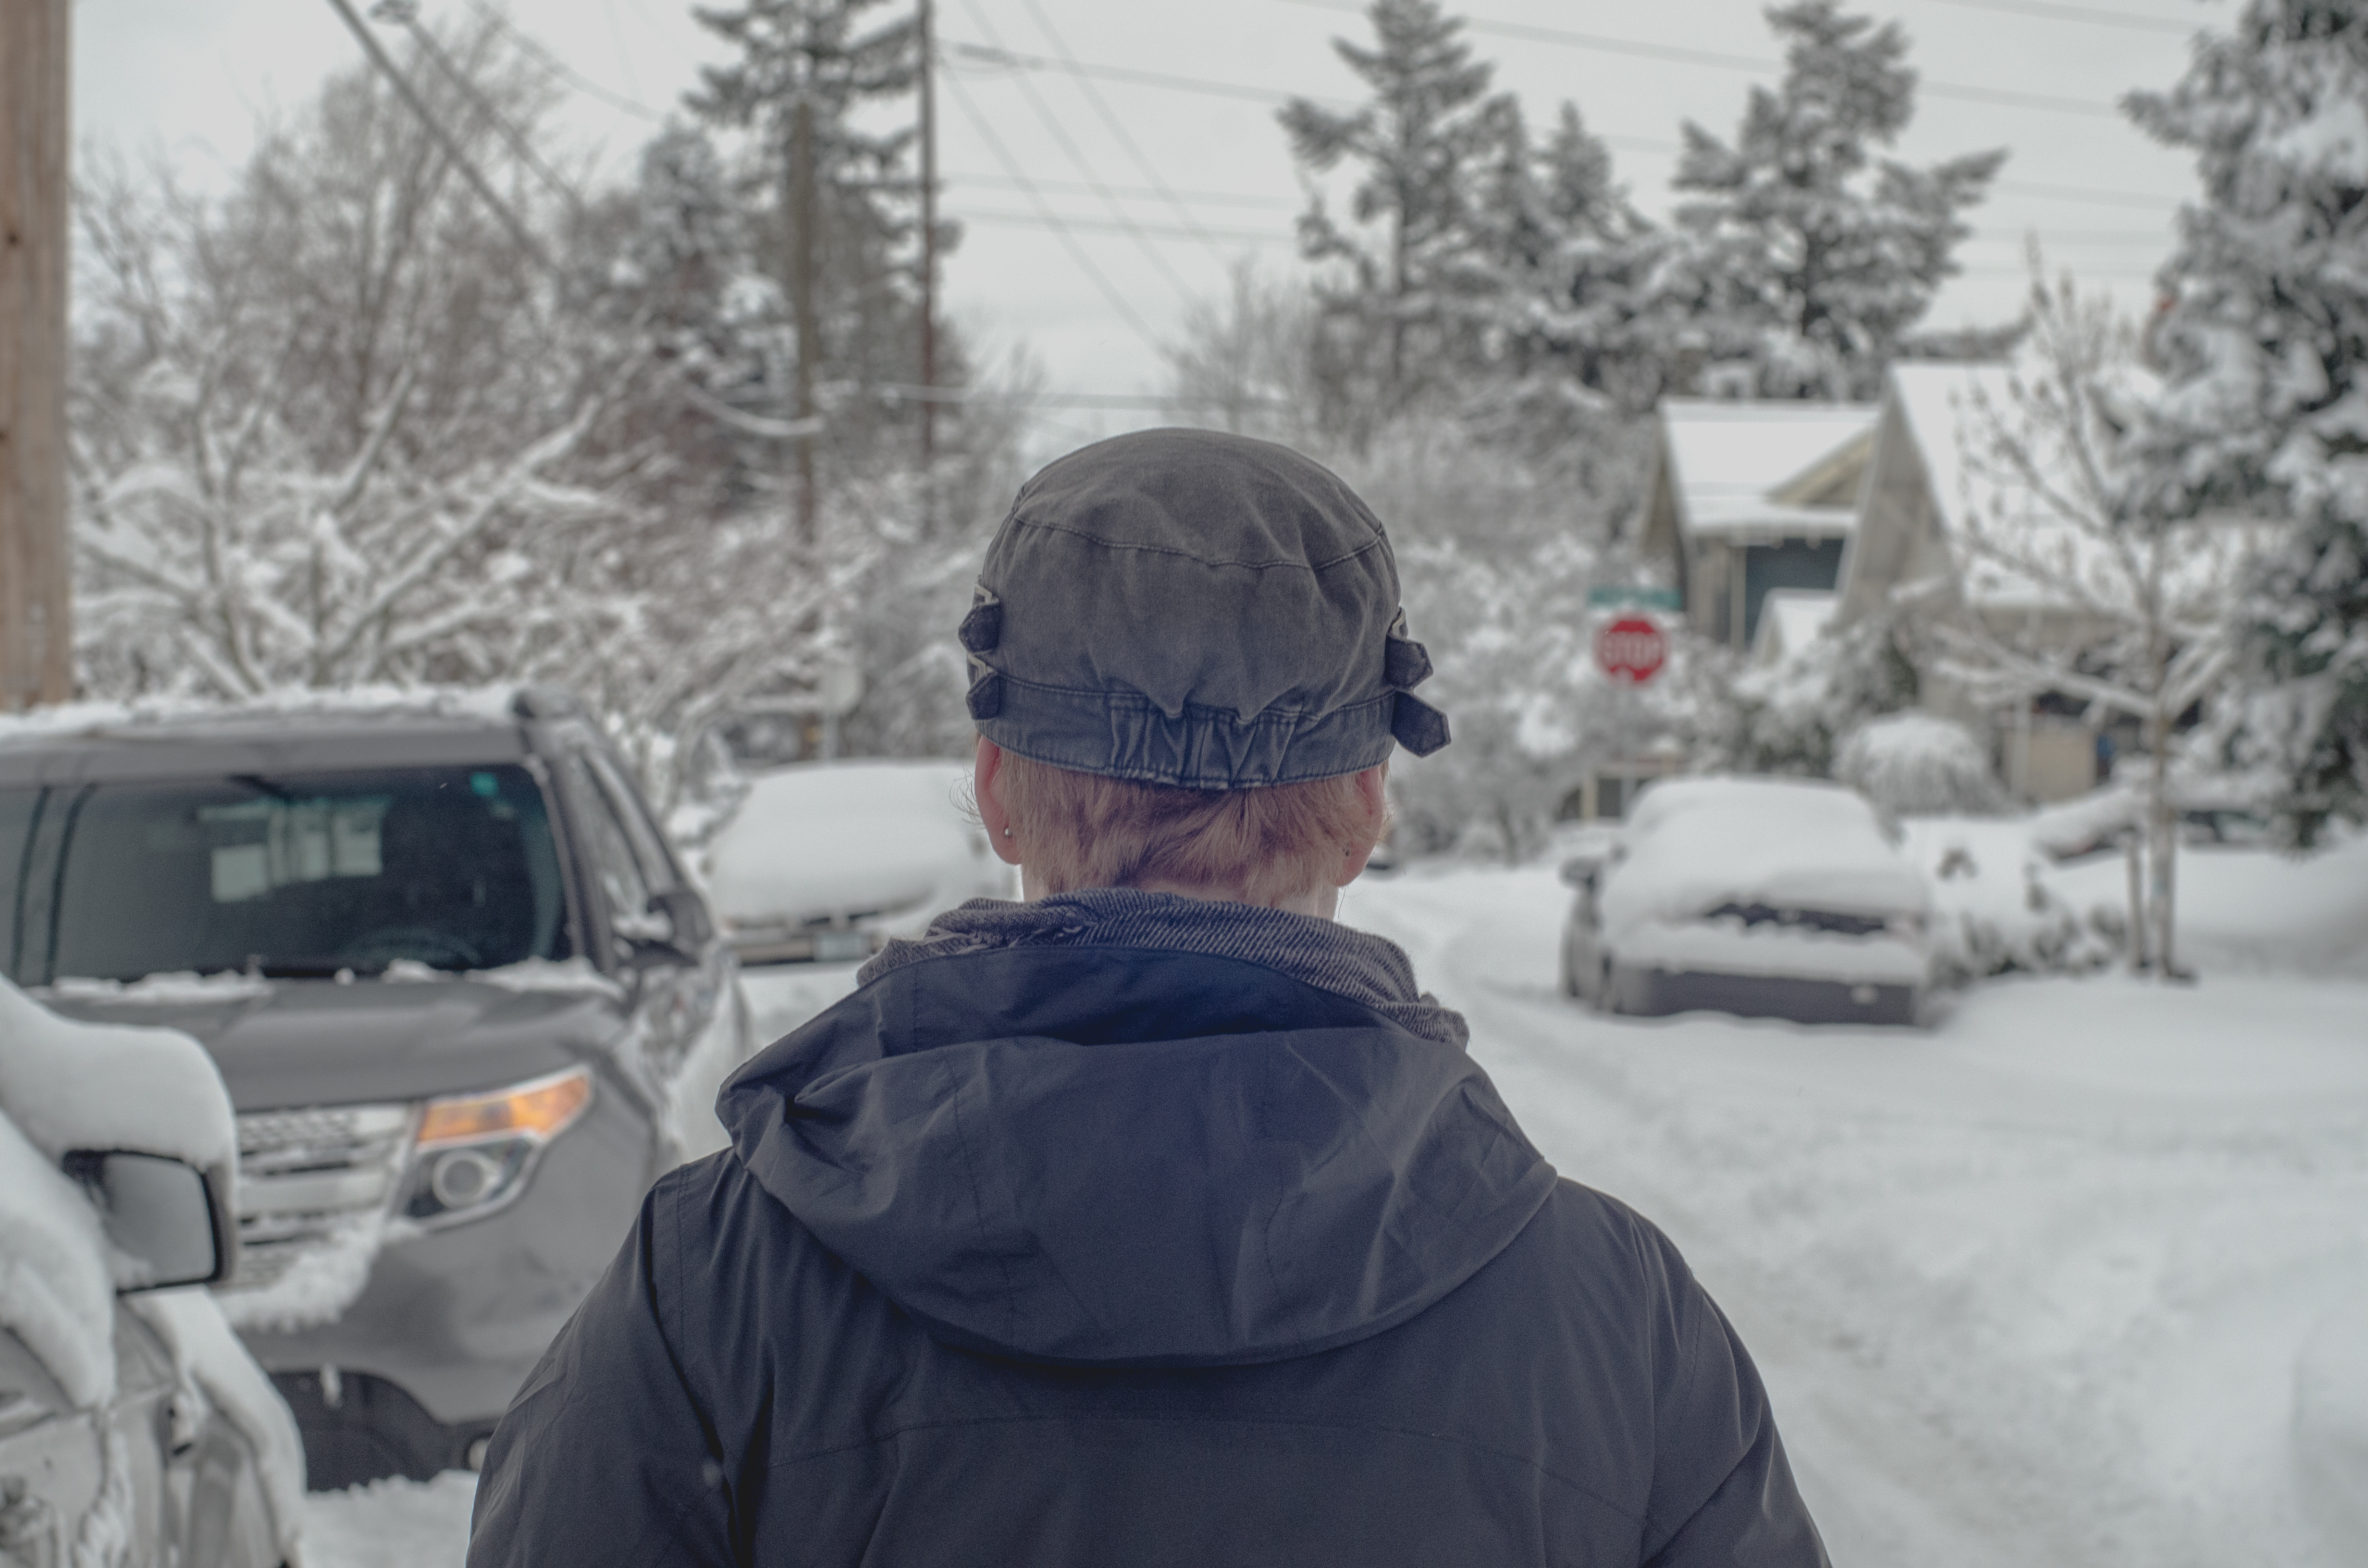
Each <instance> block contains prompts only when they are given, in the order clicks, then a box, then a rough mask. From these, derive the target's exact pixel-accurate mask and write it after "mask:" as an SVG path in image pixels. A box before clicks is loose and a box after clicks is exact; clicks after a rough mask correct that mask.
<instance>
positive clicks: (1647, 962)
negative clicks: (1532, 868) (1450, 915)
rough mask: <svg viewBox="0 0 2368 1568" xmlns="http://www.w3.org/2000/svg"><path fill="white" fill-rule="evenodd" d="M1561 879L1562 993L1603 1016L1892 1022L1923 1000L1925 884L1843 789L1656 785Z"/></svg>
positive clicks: (1890, 836) (1794, 784) (1891, 834)
mask: <svg viewBox="0 0 2368 1568" xmlns="http://www.w3.org/2000/svg"><path fill="white" fill-rule="evenodd" d="M1563 880H1564V881H1565V882H1567V883H1569V884H1570V885H1571V886H1572V887H1573V888H1575V889H1576V890H1577V897H1576V898H1575V900H1574V901H1573V903H1572V906H1571V911H1570V915H1569V917H1568V918H1567V919H1566V920H1565V923H1564V926H1563V940H1562V986H1563V990H1564V992H1565V994H1569V995H1572V996H1579V997H1585V998H1587V999H1588V1000H1589V1001H1591V1002H1593V1003H1594V1004H1595V1005H1596V1006H1600V1007H1602V1008H1604V1009H1605V1010H1606V1011H1610V1012H1618V1013H1645V1014H1659V1013H1676V1012H1684V1011H1687V1010H1689V1009H1691V1008H1697V1007H1701V1008H1709V1009H1713V1010H1715V1011H1720V1012H1728V1013H1741V1014H1746V1015H1752V1016H1765V1017H1784V1018H1793V1019H1797V1020H1799V1021H1801V1022H1804V1023H1885V1024H1905V1023H1910V1022H1913V1021H1914V1020H1915V1017H1916V1015H1917V1009H1918V1006H1920V1004H1921V1002H1922V998H1923V994H1924V988H1925V985H1926V982H1927V979H1928V975H1929V972H1930V954H1929V951H1928V949H1927V946H1926V933H1925V924H1926V920H1927V917H1928V914H1929V907H1930V903H1929V899H1930V895H1929V892H1928V891H1927V889H1926V886H1925V882H1924V879H1923V876H1922V875H1921V873H1919V872H1918V870H1917V869H1916V868H1915V867H1914V866H1912V865H1910V864H1909V863H1908V861H1907V859H1906V858H1904V857H1903V856H1902V855H1901V854H1900V852H1899V849H1898V846H1897V835H1896V830H1895V829H1893V828H1892V827H1891V826H1890V825H1889V824H1886V823H1884V821H1883V819H1882V818H1881V817H1879V816H1878V815H1877V814H1876V813H1875V812H1874V810H1873V807H1871V806H1870V805H1868V804H1867V802H1866V801H1864V800H1863V799H1861V797H1860V796H1858V795H1856V794H1854V793H1852V792H1851V791H1850V790H1847V789H1844V788H1843V787H1841V786H1840V785H1838V784H1827V783H1823V782H1818V781H1814V780H1808V779H1778V778H1683V779H1670V780H1667V781H1664V782H1661V783H1658V784H1656V785H1654V786H1652V787H1651V788H1650V789H1648V790H1646V791H1645V794H1644V795H1643V797H1642V798H1641V799H1640V800H1639V801H1638V802H1637V805H1636V809H1635V811H1634V812H1633V813H1632V814H1631V815H1630V817H1629V819H1628V821H1627V823H1626V824H1624V825H1623V827H1622V829H1621V831H1620V833H1619V834H1618V835H1617V836H1616V837H1613V838H1611V839H1608V840H1606V841H1603V842H1602V843H1600V845H1599V846H1595V847H1593V848H1592V849H1590V850H1588V851H1587V852H1583V853H1581V854H1579V855H1577V856H1574V857H1572V858H1570V859H1568V860H1566V861H1565V862H1564V864H1563Z"/></svg>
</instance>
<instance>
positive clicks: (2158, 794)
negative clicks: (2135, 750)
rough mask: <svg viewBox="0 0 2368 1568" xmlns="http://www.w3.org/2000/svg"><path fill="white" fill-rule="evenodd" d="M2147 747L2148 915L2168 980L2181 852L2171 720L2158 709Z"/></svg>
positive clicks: (2174, 969) (2172, 970)
mask: <svg viewBox="0 0 2368 1568" xmlns="http://www.w3.org/2000/svg"><path fill="white" fill-rule="evenodd" d="M2146 744H2147V745H2149V746H2150V747H2152V748H2153V752H2154V755H2153V757H2152V758H2151V762H2152V766H2151V767H2148V768H2147V770H2146V833H2147V837H2148V838H2149V840H2150V841H2151V842H2149V843H2148V845H2147V846H2146V858H2147V860H2148V862H2149V864H2148V865H2147V867H2146V870H2147V872H2148V875H2149V881H2150V886H2149V888H2148V893H2147V899H2146V912H2147V914H2148V915H2150V916H2151V917H2152V924H2153V926H2154V931H2153V937H2154V960H2155V973H2156V974H2157V976H2159V977H2160V978H2162V979H2164V980H2169V979H2172V978H2175V977H2176V976H2177V974H2178V971H2179V966H2178V963H2177V960H2176V959H2175V957H2174V955H2173V951H2172V946H2171V932H2172V930H2173V924H2174V919H2175V913H2176V912H2175V911H2174V910H2173V908H2172V906H2171V894H2172V891H2173V869H2172V860H2173V858H2174V857H2176V856H2177V855H2178V853H2179V819H2178V815H2177V813H2176V812H2173V811H2172V809H2171V801H2170V717H2169V715H2168V714H2166V713H2164V712H2163V711H2162V710H2161V709H2160V708H2157V709H2155V710H2154V711H2152V712H2151V713H2149V714H2147V715H2146Z"/></svg>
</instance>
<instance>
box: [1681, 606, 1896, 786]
mask: <svg viewBox="0 0 2368 1568" xmlns="http://www.w3.org/2000/svg"><path fill="white" fill-rule="evenodd" d="M1916 669H1917V653H1916V649H1915V646H1914V644H1913V642H1911V641H1910V638H1909V635H1908V633H1907V630H1906V629H1905V628H1904V627H1901V626H1899V625H1898V624H1896V622H1894V621H1892V620H1890V619H1865V620H1861V621H1859V622H1857V623H1856V624H1854V625H1852V626H1850V627H1849V628H1848V629H1846V630H1843V631H1834V630H1831V629H1828V630H1827V631H1825V632H1824V633H1822V634H1821V635H1819V636H1817V637H1816V638H1815V639H1813V640H1811V641H1810V642H1807V643H1805V644H1804V645H1803V646H1802V647H1800V648H1798V649H1796V650H1794V651H1793V653H1789V654H1787V655H1786V656H1785V657H1784V658H1782V659H1781V660H1779V661H1777V662H1776V663H1775V664H1772V665H1762V666H1760V667H1759V668H1757V669H1750V670H1746V671H1743V672H1742V673H1740V674H1738V675H1736V676H1735V677H1734V678H1733V680H1732V682H1731V683H1730V684H1729V686H1728V687H1727V689H1726V691H1725V700H1724V702H1723V703H1722V704H1721V705H1720V706H1721V709H1722V711H1721V712H1720V713H1719V714H1718V715H1717V716H1716V718H1715V719H1714V720H1713V723H1712V724H1711V726H1710V733H1708V734H1707V735H1706V737H1705V739H1706V740H1707V742H1708V743H1709V744H1708V746H1707V748H1706V749H1707V750H1708V751H1709V753H1710V754H1711V756H1713V759H1714V761H1715V762H1716V763H1717V765H1719V766H1721V767H1727V768H1731V769H1733V770H1734V771H1736V772H1738V773H1793V774H1801V775H1804V776H1806V777H1808V778H1832V777H1834V759H1835V748H1836V747H1837V745H1839V743H1840V741H1841V739H1842V737H1844V736H1845V735H1847V734H1849V733H1850V732H1851V731H1853V730H1856V729H1857V728H1859V727H1860V726H1861V725H1862V724H1864V723H1865V722H1867V721H1869V720H1871V719H1875V718H1879V717H1881V716H1882V715H1884V714H1886V713H1895V712H1897V711H1899V710H1901V709H1904V708H1908V707H1911V706H1913V705H1914V703H1915V701H1916V698H1917V692H1918V679H1917V674H1916Z"/></svg>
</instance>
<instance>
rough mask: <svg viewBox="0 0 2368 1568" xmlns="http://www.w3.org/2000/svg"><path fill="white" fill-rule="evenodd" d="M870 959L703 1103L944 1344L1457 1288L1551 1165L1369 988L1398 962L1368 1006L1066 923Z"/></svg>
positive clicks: (1191, 1320)
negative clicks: (1046, 934) (847, 986)
mask: <svg viewBox="0 0 2368 1568" xmlns="http://www.w3.org/2000/svg"><path fill="white" fill-rule="evenodd" d="M1140 896H1145V897H1150V896H1156V895H1140ZM1051 902H1053V901H1047V903H1051ZM1269 913H1270V912H1269ZM1292 918H1294V919H1297V918H1304V917H1297V916H1294V917H1292ZM1104 934H1107V932H1105V933H1104ZM1383 945H1384V946H1386V944H1383ZM1390 950H1391V951H1392V952H1395V949H1390ZM883 956H884V955H883ZM1400 962H1401V963H1402V962H1403V955H1400ZM868 972H869V973H870V978H869V980H868V981H867V983H865V984H864V985H863V986H862V987H861V988H860V989H859V990H858V991H857V992H856V993H855V994H854V995H852V996H849V997H848V998H847V999H846V1000H844V1001H842V1002H841V1003H840V1004H839V1005H838V1006H835V1007H833V1008H831V1009H830V1010H828V1011H827V1012H825V1013H823V1014H822V1015H820V1016H819V1017H815V1018H814V1019H813V1020H812V1021H810V1022H809V1023H807V1024H806V1025H805V1026H804V1027H803V1028H800V1029H799V1030H797V1031H796V1032H795V1033H793V1034H791V1035H790V1036H788V1037H787V1038H785V1039H783V1040H780V1041H778V1042H776V1043H775V1044H774V1045H773V1046H771V1047H770V1048H768V1050H766V1051H763V1052H761V1053H759V1054H758V1055H757V1057H755V1058H754V1059H752V1060H751V1061H750V1062H748V1063H747V1064H746V1066H744V1067H743V1068H741V1070H740V1071H739V1072H738V1073H736V1074H734V1076H733V1078H732V1079H731V1081H730V1082H729V1083H727V1084H726V1085H725V1086H724V1090H723V1095H722V1096H720V1098H719V1100H718V1104H717V1110H718V1113H719V1114H720V1115H721V1116H722V1118H723V1122H724V1125H725V1127H726V1128H727V1129H728V1130H729V1131H731V1133H732V1136H733V1146H734V1154H735V1156H736V1157H737V1158H738V1159H739V1160H740V1161H741V1162H742V1163H743V1164H744V1165H746V1168H747V1169H748V1171H749V1172H750V1174H751V1175H752V1176H755V1177H756V1179H757V1183H758V1184H759V1185H760V1186H762V1187H764V1189H765V1190H766V1191H767V1192H768V1194H770V1195H771V1196H772V1197H773V1198H774V1199H776V1200H778V1201H780V1203H781V1204H783V1205H784V1206H785V1207H786V1208H788V1209H789V1210H791V1213H793V1214H795V1215H796V1216H797V1218H798V1219H799V1220H800V1221H803V1223H804V1224H805V1225H806V1226H807V1227H808V1229H810V1230H811V1231H813V1232H814V1234H815V1235H816V1236H817V1237H818V1238H819V1239H820V1240H821V1241H822V1242H823V1244H825V1245H826V1246H828V1247H829V1248H830V1249H831V1250H832V1251H833V1252H835V1253H837V1255H838V1256H840V1257H842V1258H844V1259H845V1260H846V1261H847V1262H848V1264H849V1265H850V1266H851V1267H854V1268H855V1269H857V1270H858V1271H859V1272H860V1273H861V1274H863V1275H864V1276H865V1277H866V1278H869V1279H870V1280H871V1282H872V1283H873V1284H874V1285H876V1286H877V1287H878V1288H879V1289H881V1290H882V1291H884V1292H885V1293H886V1294H887V1295H888V1296H889V1297H890V1298H891V1299H893V1300H894V1301H895V1302H896V1303H897V1304H898V1305H899V1306H900V1307H902V1308H903V1309H904V1310H905V1311H906V1312H910V1313H912V1314H913V1315H914V1316H915V1317H916V1318H918V1319H919V1320H921V1321H922V1322H923V1323H925V1324H928V1325H929V1327H930V1328H931V1330H932V1332H933V1333H935V1334H936V1335H938V1336H939V1337H940V1338H942V1339H945V1340H947V1341H949V1342H951V1343H953V1344H957V1345H960V1346H966V1347H969V1348H973V1349H980V1350H986V1351H991V1352H995V1353H998V1354H1005V1355H1012V1356H1018V1357H1022V1358H1028V1359H1031V1360H1042V1361H1053V1362H1064V1363H1070V1364H1076V1365H1088V1366H1113V1365H1120V1366H1122V1365H1138V1366H1205V1365H1223V1364H1236V1363H1249V1362H1258V1361H1269V1360H1278V1359H1281V1358H1287V1357H1292V1356H1297V1355H1304V1354H1307V1353H1311V1352H1313V1351H1316V1350H1321V1349H1326V1348H1329V1347H1331V1346H1338V1345H1343V1344H1348V1343H1350V1342H1353V1341H1355V1340H1358V1339H1362V1338H1365V1337H1367V1336H1369V1335H1374V1334H1378V1333H1380V1332H1382V1331H1383V1330H1384V1329H1387V1328H1390V1327H1393V1326H1395V1324H1399V1323H1403V1322H1405V1321H1406V1319H1408V1318H1411V1317H1413V1316H1414V1315H1415V1314H1416V1313H1417V1312H1421V1311H1422V1310H1423V1309H1424V1308H1426V1307H1428V1306H1429V1305H1430V1304H1431V1303H1432V1302H1434V1301H1438V1300H1439V1299H1440V1298H1441V1297H1442V1296H1444V1295H1446V1294H1447V1293H1448V1292H1449V1291H1450V1290H1453V1289H1454V1288H1455V1287H1456V1286H1458V1285H1460V1284H1462V1283H1463V1281H1464V1280H1465V1279H1467V1278H1470V1277H1471V1276H1472V1275H1473V1274H1474V1273H1475V1272H1477V1271H1478V1270H1479V1269H1480V1268H1481V1267H1483V1266H1484V1265H1486V1263H1487V1262H1488V1261H1489V1259H1491V1258H1493V1257H1494V1256H1496V1255H1497V1253H1498V1252H1499V1251H1501V1250H1502V1249H1503V1247H1504V1246H1505V1245H1506V1244H1508V1243H1509V1242H1510V1241H1511V1240H1512V1238H1513V1237H1514V1236H1515V1235H1516V1234H1518V1233H1520V1230H1521V1228H1522V1227H1523V1226H1524V1225H1526V1224H1527V1223H1528V1222H1529V1220H1530V1218H1531V1215H1532V1214H1534V1213H1535V1212H1536V1210H1537V1209H1538V1207H1539V1206H1540V1205H1541V1204H1543V1202H1544V1201H1545V1199H1546V1197H1547V1195H1548V1194H1549V1193H1550V1192H1551V1190H1552V1189H1553V1186H1554V1172H1553V1170H1552V1168H1551V1167H1550V1166H1548V1165H1547V1164H1546V1163H1545V1161H1544V1159H1543V1157H1542V1156H1541V1155H1539V1153H1537V1151H1536V1150H1535V1149H1533V1148H1532V1147H1531V1145H1530V1143H1529V1142H1528V1140H1527V1139H1525V1138H1524V1137H1523V1136H1522V1135H1521V1132H1520V1129H1519V1128H1518V1127H1517V1126H1515V1125H1514V1122H1513V1119H1512V1117H1511V1115H1510V1114H1509V1113H1508V1111H1507V1110H1506V1109H1505V1107H1504V1105H1503V1103H1502V1102H1501V1101H1500V1100H1499V1099H1498V1098H1497V1094H1496V1090H1495V1088H1494V1086H1493V1085H1490V1084H1489V1082H1488V1080H1487V1077H1486V1074H1484V1073H1482V1072H1481V1071H1480V1069H1479V1067H1478V1066H1477V1065H1475V1064H1474V1062H1472V1061H1471V1059H1470V1058H1469V1057H1467V1056H1465V1055H1464V1053H1463V1051H1462V1049H1461V1048H1460V1045H1459V1044H1457V1043H1454V1042H1452V1041H1450V1040H1440V1039H1436V1038H1426V1037H1425V1036H1424V1035H1423V1034H1419V1033H1417V1032H1414V1031H1413V1030H1412V1029H1410V1028H1407V1027H1406V1025H1405V1024H1404V1023H1402V1022H1400V1021H1397V1020H1395V1019H1393V1018H1392V1017H1388V1016H1386V1014H1385V1013H1384V1011H1383V1006H1391V1007H1397V1006H1408V1005H1412V1004H1413V999H1412V998H1411V997H1410V996H1409V995H1407V994H1406V993H1410V992H1411V990H1412V983H1411V975H1410V974H1409V975H1408V976H1407V979H1406V988H1405V991H1404V992H1401V993H1400V994H1398V995H1397V996H1396V997H1395V998H1391V997H1376V998H1375V999H1374V1000H1373V1001H1371V1002H1368V1001H1366V1000H1362V999H1360V998H1356V997H1352V996H1349V995H1344V994H1340V993H1338V992H1336V991H1331V990H1326V989H1324V988H1321V987H1319V986H1317V985H1314V984H1311V983H1308V982H1307V981H1305V980H1304V979H1302V978H1299V977H1297V976H1295V975H1293V974H1291V973H1287V972H1285V971H1283V970H1282V969H1281V968H1278V967H1276V966H1274V965H1271V964H1266V963H1259V962H1256V961H1252V960H1248V959H1245V958H1240V957H1235V956H1229V955H1226V954H1222V953H1212V952H1202V951H1189V950H1172V949H1171V950H1162V949H1156V948H1144V947H1133V946H1126V945H1121V944H1113V943H1109V942H1102V941H1094V940H1090V939H1087V940H1070V941H1064V942H1060V943H1035V942H1028V943H1023V944H1021V945H1017V946H1010V945H1001V946H980V945H975V944H969V945H956V948H955V950H939V951H936V952H929V953H923V954H919V955H916V956H907V957H903V958H902V959H901V960H900V961H897V962H895V963H893V964H884V965H880V966H878V967H877V968H876V969H875V970H874V971H868ZM1436 1010H1437V1011H1440V1012H1444V1009H1436ZM1447 1016H1448V1017H1453V1015H1452V1014H1449V1015H1447ZM1459 1022H1460V1020H1459Z"/></svg>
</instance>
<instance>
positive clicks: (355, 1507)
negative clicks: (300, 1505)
mask: <svg viewBox="0 0 2368 1568" xmlns="http://www.w3.org/2000/svg"><path fill="white" fill-rule="evenodd" d="M476 1499H477V1478H476V1477H475V1476H473V1475H472V1474H470V1473H469V1472H468V1471H464V1470H448V1471H445V1472H444V1473H443V1474H441V1475H439V1476H438V1477H437V1478H436V1479H435V1480H433V1481H404V1480H400V1479H397V1480H390V1481H373V1482H371V1483H370V1484H369V1485H367V1486H354V1487H348V1488H347V1490H345V1491H343V1492H315V1493H313V1494H312V1495H310V1496H308V1497H306V1498H305V1499H304V1548H305V1551H304V1564H305V1568H461V1559H463V1558H464V1557H466V1556H467V1555H468V1552H469V1514H470V1511H471V1509H472V1507H473V1506H475V1504H476Z"/></svg>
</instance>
